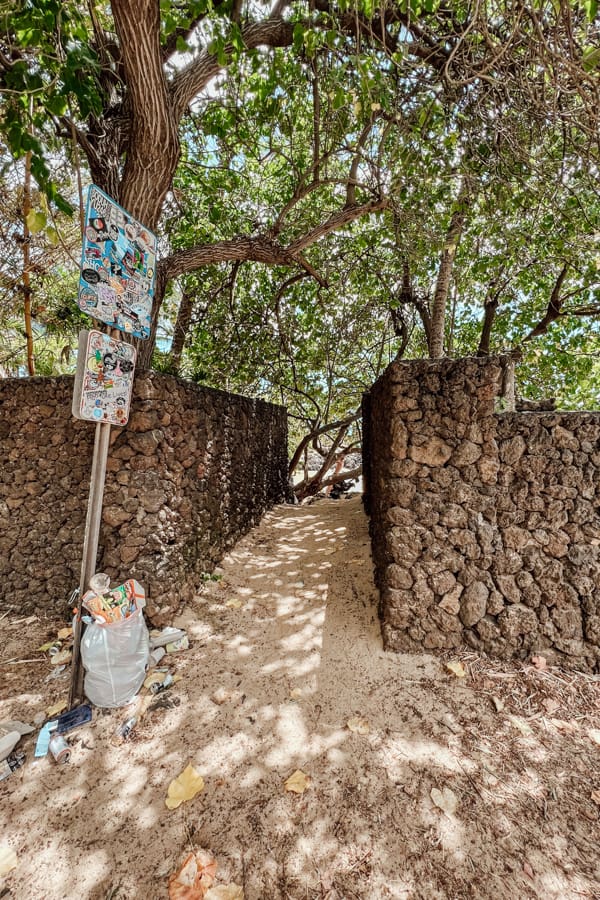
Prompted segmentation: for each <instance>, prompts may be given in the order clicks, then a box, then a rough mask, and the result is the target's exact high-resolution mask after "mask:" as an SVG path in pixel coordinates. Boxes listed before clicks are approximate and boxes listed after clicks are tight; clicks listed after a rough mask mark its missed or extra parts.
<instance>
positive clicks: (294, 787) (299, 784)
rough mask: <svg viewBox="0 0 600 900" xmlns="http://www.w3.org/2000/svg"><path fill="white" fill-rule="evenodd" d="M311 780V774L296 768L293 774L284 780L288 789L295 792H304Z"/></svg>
mask: <svg viewBox="0 0 600 900" xmlns="http://www.w3.org/2000/svg"><path fill="white" fill-rule="evenodd" d="M310 781H311V778H310V775H307V774H306V773H305V772H303V771H302V770H301V769H296V771H295V772H294V774H293V775H290V777H289V778H288V779H287V781H285V782H284V786H285V789H286V791H292V793H294V794H303V793H304V791H305V790H306V788H307V787H308V786H309V784H310Z"/></svg>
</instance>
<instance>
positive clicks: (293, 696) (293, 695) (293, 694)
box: [290, 688, 302, 700]
mask: <svg viewBox="0 0 600 900" xmlns="http://www.w3.org/2000/svg"><path fill="white" fill-rule="evenodd" d="M301 696H302V689H301V688H294V689H293V690H291V691H290V700H299V699H300V697H301Z"/></svg>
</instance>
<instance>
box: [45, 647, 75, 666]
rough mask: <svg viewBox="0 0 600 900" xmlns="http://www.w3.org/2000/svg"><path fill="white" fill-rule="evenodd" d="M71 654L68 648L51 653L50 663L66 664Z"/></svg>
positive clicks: (56, 664) (55, 664)
mask: <svg viewBox="0 0 600 900" xmlns="http://www.w3.org/2000/svg"><path fill="white" fill-rule="evenodd" d="M72 656H73V654H72V653H71V651H70V650H60V651H59V652H58V653H52V654H51V656H50V663H51V664H52V665H53V666H66V665H68V663H70V662H71V658H72Z"/></svg>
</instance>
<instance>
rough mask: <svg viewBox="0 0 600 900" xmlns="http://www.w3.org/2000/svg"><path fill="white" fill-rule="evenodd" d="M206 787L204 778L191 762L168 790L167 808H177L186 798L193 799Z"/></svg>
mask: <svg viewBox="0 0 600 900" xmlns="http://www.w3.org/2000/svg"><path fill="white" fill-rule="evenodd" d="M203 789H204V778H203V777H202V775H200V773H199V772H197V771H196V769H195V768H194V767H193V765H192V764H191V763H190V765H189V766H187V767H186V768H185V769H184V770H183V772H182V773H181V775H178V776H177V778H175V779H174V780H173V781H172V782H171V784H170V785H169V789H168V791H167V799H166V800H165V805H166V807H167V809H177V807H178V806H181V804H182V803H184V802H185V801H186V800H191V799H192V798H193V797H195V796H196V794H198V793H200V791H201V790H203Z"/></svg>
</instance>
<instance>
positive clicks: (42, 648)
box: [38, 641, 56, 653]
mask: <svg viewBox="0 0 600 900" xmlns="http://www.w3.org/2000/svg"><path fill="white" fill-rule="evenodd" d="M55 644H56V641H48V643H47V644H42V646H41V647H38V650H41V651H42V652H44V653H45V652H46V650H49V649H50V647H54V645H55Z"/></svg>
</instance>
